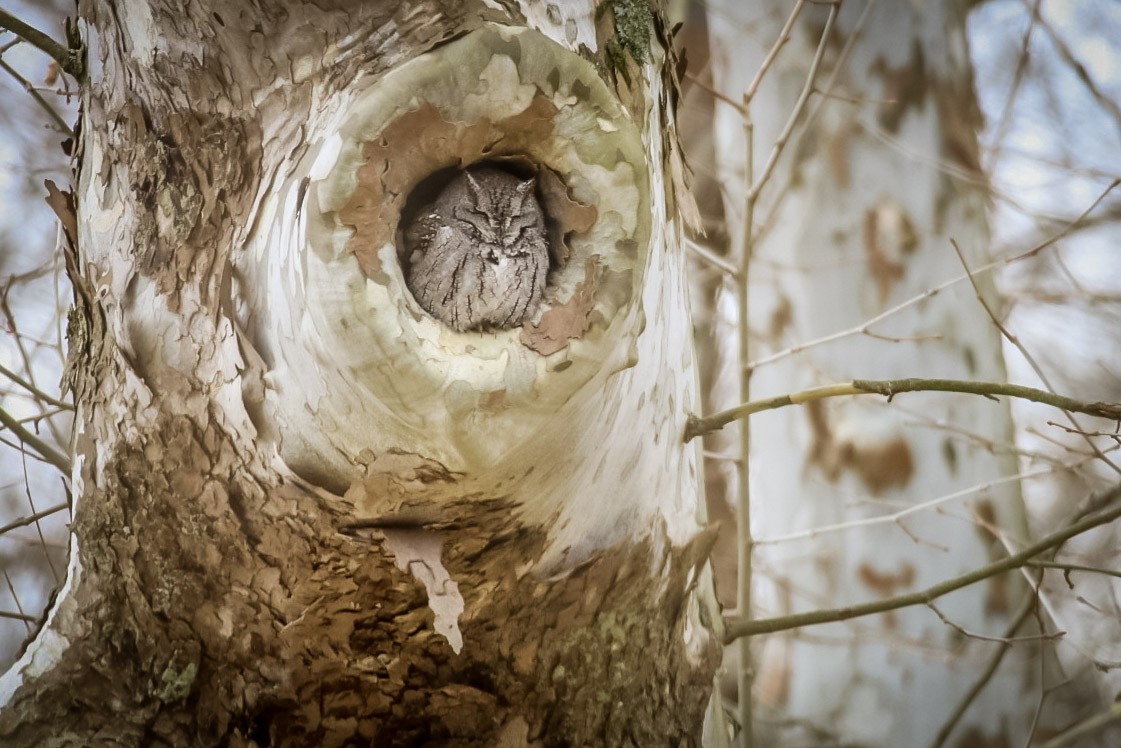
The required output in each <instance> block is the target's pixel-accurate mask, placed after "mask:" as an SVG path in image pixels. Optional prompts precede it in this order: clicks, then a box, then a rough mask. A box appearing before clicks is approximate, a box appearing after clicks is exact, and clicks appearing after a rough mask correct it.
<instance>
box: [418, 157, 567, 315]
mask: <svg viewBox="0 0 1121 748" xmlns="http://www.w3.org/2000/svg"><path fill="white" fill-rule="evenodd" d="M535 187H536V182H535V180H534V179H533V178H530V179H519V178H518V177H517V176H515V175H513V174H511V173H510V172H508V171H505V170H503V169H500V168H498V167H496V166H489V165H479V166H471V167H468V168H467V169H466V170H464V171H462V172H460V173H459V174H458V175H456V177H455V178H453V179H452V180H451V181H450V182H448V184H447V186H446V187H444V189H443V191H442V192H440V194H439V195H437V197H436V199H435V201H433V202H432V203H431V204H430V205H428V206H426V207H424V208H423V209H422V210H421V211H420V212H419V213H417V215H416V217H415V218H413V219H412V221H411V222H410V223H409V224H408V226H407V227H406V228H405V231H404V239H405V247H406V250H407V252H408V253H409V254H408V268H407V269H406V277H405V283H406V285H407V286H408V287H409V291H411V292H412V294H413V297H414V298H415V299H416V300H417V302H418V303H419V304H420V305H421V307H423V308H424V310H425V311H426V312H428V313H429V314H431V315H432V316H433V317H435V318H436V319H438V320H440V321H441V322H443V323H444V324H445V325H447V326H448V327H450V328H452V329H453V330H457V331H459V332H466V331H470V330H504V329H509V328H511V327H517V326H519V325H521V324H522V323H523V322H525V321H526V320H527V319H529V318H530V317H531V316H532V315H533V313H534V312H535V311H536V310H537V306H538V305H539V304H540V303H541V297H542V296H543V295H544V293H545V276H546V274H547V273H548V271H549V247H548V242H547V240H546V233H545V214H544V212H543V211H542V209H541V204H540V203H539V202H538V201H537V196H536V195H535V194H534V192H535Z"/></svg>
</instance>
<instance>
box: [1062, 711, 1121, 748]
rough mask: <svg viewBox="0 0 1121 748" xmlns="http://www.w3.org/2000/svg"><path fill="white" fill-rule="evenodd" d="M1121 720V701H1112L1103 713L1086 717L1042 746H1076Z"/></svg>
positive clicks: (1064, 747) (1063, 747)
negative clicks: (1083, 739) (1084, 739)
mask: <svg viewBox="0 0 1121 748" xmlns="http://www.w3.org/2000/svg"><path fill="white" fill-rule="evenodd" d="M1119 719H1121V701H1114V702H1113V703H1112V704H1110V705H1109V707H1108V708H1107V709H1106V710H1105V711H1104V712H1098V713H1097V714H1095V715H1093V716H1091V717H1087V718H1086V719H1084V720H1082V721H1081V722H1079V723H1078V724H1076V725H1074V726H1073V727H1071V728H1070V729H1068V730H1065V731H1064V732H1062V733H1060V734H1059V735H1056V736H1055V737H1053V738H1051V739H1050V740H1048V741H1047V742H1046V743H1044V744H1043V748H1066V746H1068V745H1076V744H1077V743H1078V741H1079V740H1081V739H1082V738H1085V737H1087V736H1089V735H1093V734H1094V733H1096V732H1098V731H1099V730H1101V729H1103V728H1105V727H1108V726H1109V725H1111V724H1113V723H1114V722H1116V721H1117V720H1119Z"/></svg>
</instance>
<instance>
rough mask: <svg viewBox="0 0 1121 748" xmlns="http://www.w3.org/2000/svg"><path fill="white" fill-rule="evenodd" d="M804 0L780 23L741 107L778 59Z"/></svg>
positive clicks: (753, 94) (745, 103) (800, 12)
mask: <svg viewBox="0 0 1121 748" xmlns="http://www.w3.org/2000/svg"><path fill="white" fill-rule="evenodd" d="M805 4H806V0H798V4H797V5H795V6H794V9H793V10H791V11H790V15H789V16H787V17H786V23H784V24H783V25H782V30H781V31H779V32H778V39H776V40H775V43H774V44H772V45H771V49H770V50H769V51H768V52H767V56H766V57H764V58H763V62H762V63H761V64H760V65H759V69H758V70H756V71H755V77H754V78H752V80H751V83H750V84H749V85H748V87H747V90H746V91H744V92H743V108H744V110H746V109H747V107H749V106H750V105H751V101H752V100H753V99H754V98H755V94H756V93H757V92H758V91H759V86H760V85H761V84H762V83H763V76H765V75H766V74H767V71H768V70H770V69H771V65H773V64H774V62H775V60H776V59H778V53H779V52H780V51H782V48H783V47H785V46H786V43H787V42H789V41H790V32H791V30H792V29H793V28H794V22H795V21H797V20H798V16H799V15H801V14H802V8H803V7H804V6H805ZM809 77H810V82H811V84H812V82H813V77H814V74H813V71H811V72H810V75H809Z"/></svg>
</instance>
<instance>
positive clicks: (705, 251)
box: [685, 238, 739, 277]
mask: <svg viewBox="0 0 1121 748" xmlns="http://www.w3.org/2000/svg"><path fill="white" fill-rule="evenodd" d="M685 248H686V249H688V250H689V251H690V252H692V253H693V254H695V255H696V256H697V257H700V258H701V259H702V260H704V261H705V262H707V263H708V264H710V265H712V266H713V267H715V268H716V269H717V270H720V271H721V272H723V273H725V274H727V275H731V276H733V277H735V275H736V273H737V272H739V271H738V270H736V266H735V265H733V264H732V263H730V262H728V261H727V260H725V259H724V258H723V257H721V256H720V255H718V254H716V253H715V252H713V251H712V250H711V249H709V248H708V247H706V246H704V245H703V244H701V243H700V242H697V241H694V240H693V239H689V238H686V239H685Z"/></svg>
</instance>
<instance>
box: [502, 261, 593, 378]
mask: <svg viewBox="0 0 1121 748" xmlns="http://www.w3.org/2000/svg"><path fill="white" fill-rule="evenodd" d="M584 267H585V271H584V272H585V276H584V277H585V279H584V280H583V281H582V282H580V283H578V284H577V285H576V289H575V291H574V292H573V294H572V298H571V299H569V300H568V301H567V302H565V303H564V304H558V305H554V306H552V307H550V308H549V309H547V310H546V311H545V312H544V313H543V314H542V315H541V320H540V321H539V322H531V323H528V324H526V325H524V326H523V327H522V334H521V341H522V345H524V346H526V347H528V348H531V349H533V350H535V351H537V352H538V353H540V354H541V355H542V356H548V355H550V354H553V353H556V352H557V351H559V350H561V349H563V348H564V347H565V346H567V345H568V341H569V340H571V339H573V338H579V337H580V336H581V335H583V334H584V333H585V332H586V331H587V329H588V328H589V327H591V324H592V323H591V313H592V309H593V308H594V307H595V302H596V299H595V296H596V287H597V286H598V284H599V279H600V275H601V273H602V270H601V268H600V266H599V263H598V262H597V261H596V260H595V258H594V257H589V258H588V260H587V262H586V263H585V266H584Z"/></svg>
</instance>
